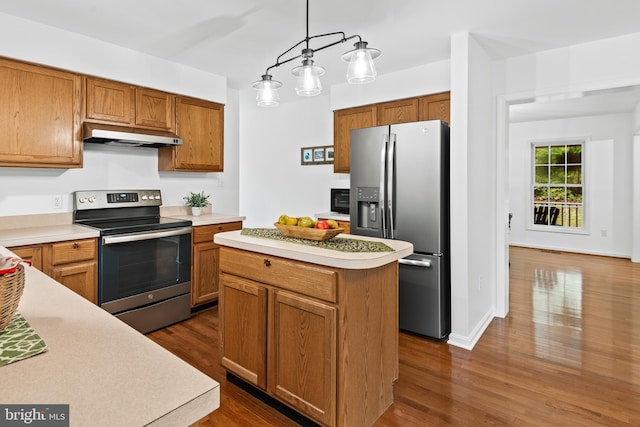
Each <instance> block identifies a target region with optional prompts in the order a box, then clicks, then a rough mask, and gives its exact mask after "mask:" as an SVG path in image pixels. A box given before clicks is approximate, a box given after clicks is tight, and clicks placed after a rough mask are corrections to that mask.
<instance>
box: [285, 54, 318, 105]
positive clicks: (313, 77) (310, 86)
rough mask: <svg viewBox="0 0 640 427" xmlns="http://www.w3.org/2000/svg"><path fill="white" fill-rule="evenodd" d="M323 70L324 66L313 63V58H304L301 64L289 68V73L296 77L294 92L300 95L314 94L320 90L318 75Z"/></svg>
mask: <svg viewBox="0 0 640 427" xmlns="http://www.w3.org/2000/svg"><path fill="white" fill-rule="evenodd" d="M324 72H325V70H324V68H322V67H319V66H317V65H313V60H311V59H305V60H304V61H302V66H300V67H296V68H294V69H293V70H291V73H292V74H293V75H294V76H296V77H298V79H297V82H296V93H297V94H298V95H300V96H316V95H319V94H320V93H321V92H322V83H320V76H321V75H323V74H324Z"/></svg>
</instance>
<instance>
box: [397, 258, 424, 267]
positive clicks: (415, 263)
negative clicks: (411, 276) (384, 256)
mask: <svg viewBox="0 0 640 427" xmlns="http://www.w3.org/2000/svg"><path fill="white" fill-rule="evenodd" d="M398 262H399V263H400V264H404V265H413V266H415V267H425V268H431V261H430V260H428V259H427V260H416V259H404V258H400V259H399V260H398Z"/></svg>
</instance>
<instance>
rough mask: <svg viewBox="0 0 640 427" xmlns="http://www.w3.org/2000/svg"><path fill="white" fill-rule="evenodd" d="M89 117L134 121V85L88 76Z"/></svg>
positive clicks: (87, 103)
mask: <svg viewBox="0 0 640 427" xmlns="http://www.w3.org/2000/svg"><path fill="white" fill-rule="evenodd" d="M86 82H87V89H86V90H87V92H86V107H87V119H94V120H100V121H106V122H111V123H119V124H123V125H130V124H131V123H132V121H133V114H134V113H133V86H131V85H128V84H125V83H119V82H113V81H110V80H102V79H94V78H91V77H87V79H86Z"/></svg>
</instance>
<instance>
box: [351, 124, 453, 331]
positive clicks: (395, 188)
mask: <svg viewBox="0 0 640 427" xmlns="http://www.w3.org/2000/svg"><path fill="white" fill-rule="evenodd" d="M349 199H350V209H349V212H350V219H351V225H350V226H351V233H352V234H359V235H365V236H374V237H382V238H387V239H397V240H404V241H408V242H411V243H413V246H414V253H413V254H412V255H410V256H408V257H406V258H403V259H401V260H400V283H399V288H400V289H399V324H400V329H403V330H406V331H410V332H414V333H417V334H421V335H425V336H429V337H433V338H437V339H442V338H445V337H447V336H448V335H449V332H450V331H451V273H450V261H449V126H448V125H447V124H446V123H445V122H442V121H440V120H432V121H426V122H415V123H404V124H399V125H391V126H378V127H371V128H365V129H357V130H352V131H351V189H350V194H349Z"/></svg>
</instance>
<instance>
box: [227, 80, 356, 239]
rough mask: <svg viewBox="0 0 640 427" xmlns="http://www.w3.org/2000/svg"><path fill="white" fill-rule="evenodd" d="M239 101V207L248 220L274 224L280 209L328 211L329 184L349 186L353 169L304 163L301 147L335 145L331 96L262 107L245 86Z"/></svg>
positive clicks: (308, 212) (310, 213) (248, 223)
mask: <svg viewBox="0 0 640 427" xmlns="http://www.w3.org/2000/svg"><path fill="white" fill-rule="evenodd" d="M288 89H289V90H293V88H288ZM281 90H287V88H285V87H283V88H282V89H281ZM240 105H241V108H240V112H241V113H240V154H239V159H240V160H239V161H240V211H241V212H243V214H245V215H246V216H247V220H246V223H245V224H246V226H247V227H273V223H274V222H275V221H276V220H277V219H278V216H280V215H281V214H286V215H290V216H312V217H313V216H314V214H316V213H321V212H328V211H329V210H330V200H329V199H330V191H329V190H330V189H331V188H349V175H347V174H334V173H333V165H332V164H326V165H305V166H303V165H301V163H300V149H301V148H302V147H312V146H324V145H333V113H332V111H331V109H330V108H329V96H328V95H321V96H317V97H312V98H296V99H293V100H290V101H287V102H283V103H281V104H280V106H278V107H277V108H258V107H257V106H256V104H255V91H253V90H245V91H242V92H241V101H240Z"/></svg>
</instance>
